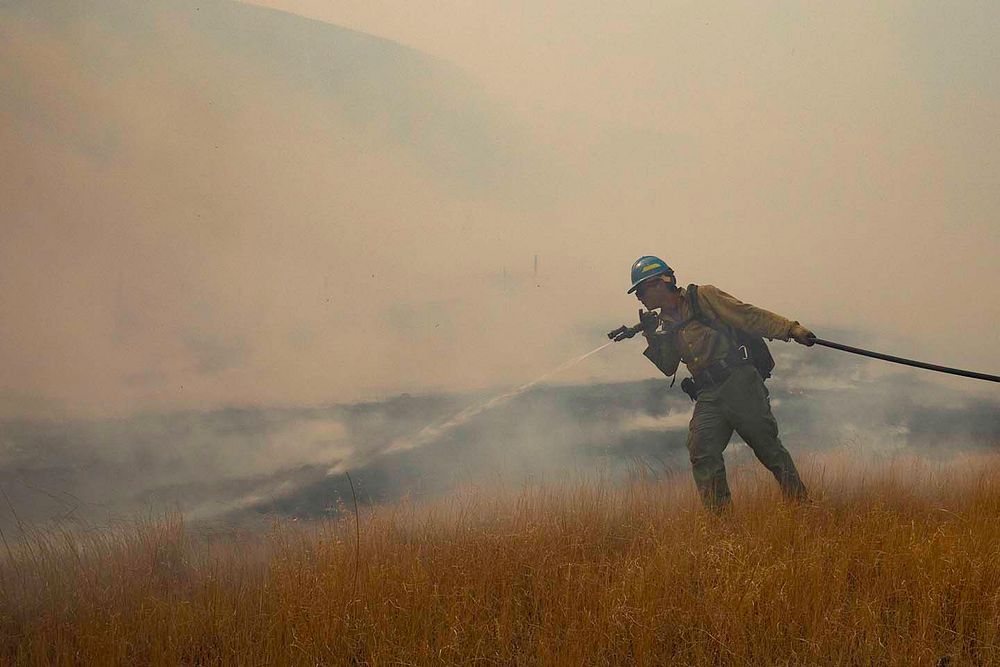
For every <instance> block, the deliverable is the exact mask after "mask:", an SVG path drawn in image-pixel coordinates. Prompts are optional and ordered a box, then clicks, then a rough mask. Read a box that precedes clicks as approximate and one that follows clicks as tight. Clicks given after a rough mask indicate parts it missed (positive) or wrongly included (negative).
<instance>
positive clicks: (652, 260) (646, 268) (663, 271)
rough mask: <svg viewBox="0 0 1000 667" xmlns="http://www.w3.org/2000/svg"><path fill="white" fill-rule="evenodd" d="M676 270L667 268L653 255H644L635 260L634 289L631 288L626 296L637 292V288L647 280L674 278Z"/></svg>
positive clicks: (633, 266)
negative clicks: (660, 277)
mask: <svg viewBox="0 0 1000 667" xmlns="http://www.w3.org/2000/svg"><path fill="white" fill-rule="evenodd" d="M673 275H674V270H673V269H671V268H670V267H669V266H667V263H666V262H664V261H663V260H662V259H660V258H659V257H653V256H652V255H643V256H642V257H640V258H639V259H637V260H635V264H633V265H632V287H630V288H629V290H628V292H626V294H631V293H632V292H634V291H635V288H636V287H638V286H639V283H641V282H642V281H643V280H646V279H647V278H652V277H654V276H671V277H673Z"/></svg>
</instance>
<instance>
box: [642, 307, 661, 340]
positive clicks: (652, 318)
mask: <svg viewBox="0 0 1000 667" xmlns="http://www.w3.org/2000/svg"><path fill="white" fill-rule="evenodd" d="M639 324H641V325H642V335H643V336H645V337H646V339H647V340H648V339H649V337H650V336H652V335H653V334H654V333H656V329H657V328H658V327H659V326H660V316H659V315H657V314H656V313H654V312H653V311H651V310H647V311H644V310H642V309H641V308H640V309H639Z"/></svg>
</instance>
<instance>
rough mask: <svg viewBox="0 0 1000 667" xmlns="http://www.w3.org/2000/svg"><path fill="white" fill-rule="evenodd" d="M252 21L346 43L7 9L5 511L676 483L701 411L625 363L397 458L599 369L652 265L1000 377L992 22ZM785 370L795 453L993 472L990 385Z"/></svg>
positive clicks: (287, 508) (482, 12)
mask: <svg viewBox="0 0 1000 667" xmlns="http://www.w3.org/2000/svg"><path fill="white" fill-rule="evenodd" d="M270 4H272V5H274V6H277V7H279V8H284V9H293V10H296V11H300V12H302V13H304V14H307V15H311V16H315V17H316V18H319V19H323V20H325V21H328V22H326V23H324V22H321V21H316V20H308V19H305V18H302V17H300V16H295V15H292V14H287V13H283V12H279V11H273V10H269V9H264V8H261V7H257V6H253V5H248V4H240V3H235V2H222V1H221V0H209V1H207V2H194V1H193V0H192V1H188V0H183V1H180V2H169V3H168V2H144V3H134V2H125V1H124V0H86V1H85V2H75V3H72V4H71V5H67V4H66V3H56V2H48V1H41V2H38V1H34V0H32V1H30V2H29V1H26V0H15V1H14V2H7V3H4V4H3V6H2V7H0V91H2V92H0V155H3V159H2V160H0V322H2V323H3V335H2V336H0V369H2V373H0V486H2V488H3V489H4V491H5V492H6V493H8V495H9V496H10V498H11V501H12V503H13V505H14V506H15V507H16V508H17V509H18V511H19V513H20V514H21V515H22V516H24V517H25V518H28V519H30V520H44V519H47V518H52V517H54V516H58V515H60V514H61V515H64V516H70V517H87V518H88V519H94V518H100V517H101V516H102V515H105V516H106V515H111V516H120V515H121V514H122V513H128V512H132V511H136V510H137V509H141V508H143V507H164V506H169V505H171V504H176V503H180V504H181V505H182V506H183V507H184V509H186V510H188V511H190V512H191V514H192V516H194V517H196V518H219V517H231V516H241V517H243V516H256V515H260V514H261V513H262V512H267V511H271V510H274V511H279V512H286V513H305V514H316V513H321V512H323V511H325V508H327V507H329V505H330V503H331V502H333V500H332V499H333V498H334V497H335V496H337V495H338V494H341V493H342V492H343V491H344V490H345V489H346V487H345V486H344V480H343V479H342V478H341V477H340V476H338V475H333V476H330V475H329V474H328V471H329V470H331V469H333V470H340V469H345V470H351V471H352V473H355V474H356V476H357V478H358V481H359V483H360V484H361V486H362V490H363V496H364V497H365V498H366V499H367V498H370V499H372V500H378V499H388V498H393V497H396V496H397V495H398V494H399V493H401V492H403V491H404V490H406V489H416V490H418V491H419V490H420V489H423V490H424V492H426V493H437V492H441V491H443V490H446V489H448V488H451V487H452V486H453V485H454V484H458V483H463V482H466V481H469V480H475V479H479V478H481V477H482V476H483V475H502V476H504V477H505V479H509V480H511V481H515V482H516V481H518V480H523V479H525V478H527V477H530V476H538V475H550V474H552V475H558V474H561V473H562V472H563V471H565V470H566V469H567V468H573V467H576V466H579V467H581V468H583V469H584V470H591V469H593V467H594V466H595V465H598V464H601V463H602V462H609V464H610V465H611V466H612V467H614V468H616V469H620V468H621V467H622V466H627V465H629V464H631V463H633V462H634V461H633V459H634V457H641V458H642V459H643V460H645V461H647V462H649V463H650V465H658V466H661V467H662V466H663V465H669V466H672V467H673V468H676V469H680V470H684V469H686V462H685V452H684V438H685V425H686V419H687V414H688V412H689V410H690V405H689V403H687V399H686V397H684V396H683V395H682V394H680V393H679V392H678V391H677V390H676V389H674V390H673V391H671V392H667V391H666V385H665V383H663V382H662V381H661V380H660V379H659V378H657V377H656V371H655V369H653V368H652V367H651V366H650V365H649V364H648V363H647V362H646V361H645V359H643V358H642V357H641V356H640V355H639V354H638V351H637V350H635V349H634V346H633V347H632V348H630V347H628V346H625V345H617V346H614V347H612V348H610V349H609V350H607V351H605V352H602V353H601V354H599V355H595V356H594V357H592V358H590V359H588V360H587V362H586V363H585V364H580V365H578V366H576V367H574V368H573V369H570V370H569V371H567V372H566V373H564V374H562V375H560V376H559V378H557V380H558V381H561V382H563V383H565V386H561V387H539V388H537V389H534V390H532V391H531V392H529V393H526V394H524V395H522V396H518V397H516V399H515V400H512V401H510V402H509V403H506V404H504V405H502V406H500V407H498V408H497V409H496V410H494V411H490V412H487V413H483V414H482V415H480V416H479V417H477V418H476V419H475V420H472V421H470V422H469V423H468V424H466V425H464V426H463V427H462V428H460V429H455V430H453V431H450V432H448V433H447V434H444V435H443V436H442V437H441V438H440V439H439V440H436V441H434V442H431V443H428V444H427V445H425V446H423V447H420V448H417V449H413V450H409V451H397V452H395V453H392V454H380V452H384V451H385V449H386V448H387V447H388V446H389V445H390V444H391V443H393V442H395V441H397V440H398V439H399V438H408V437H411V436H413V435H414V434H415V433H418V432H419V431H420V429H422V428H424V427H425V426H427V425H428V424H433V423H437V422H438V421H439V420H446V419H448V418H449V417H451V416H452V415H454V414H456V413H457V412H459V411H461V410H463V409H465V408H467V407H469V406H470V405H477V404H478V403H479V402H482V401H485V400H489V399H490V398H491V397H492V396H494V395H495V394H496V393H502V392H503V391H504V390H505V388H507V387H510V386H516V385H518V384H520V383H523V382H527V381H530V380H531V379H533V378H536V377H538V376H540V375H542V374H543V373H545V372H546V371H548V370H550V369H552V368H554V367H556V366H558V365H559V364H561V363H562V362H564V361H565V360H566V359H569V358H572V357H574V356H576V355H580V354H583V353H585V352H587V351H588V350H591V349H593V348H594V347H595V346H596V345H598V344H599V343H600V342H602V341H603V340H605V339H604V338H603V336H604V332H605V331H607V330H608V329H610V328H612V327H614V326H617V325H618V324H620V323H622V322H623V321H626V320H629V319H632V318H634V317H635V308H636V307H637V305H636V304H635V302H634V300H633V299H632V298H631V297H627V296H626V295H625V294H624V288H625V277H626V269H627V267H628V265H629V264H630V263H631V261H632V260H633V259H634V258H635V257H636V256H638V255H641V254H645V253H648V252H654V253H659V254H662V255H664V256H666V257H668V258H669V259H670V261H671V262H672V263H673V264H674V266H675V268H676V269H677V270H678V273H679V276H680V279H681V281H682V282H698V283H713V284H716V285H718V286H720V287H722V288H723V289H725V290H727V291H729V292H731V293H733V294H735V295H736V296H738V297H739V298H741V299H744V300H746V301H749V302H752V303H755V304H757V305H760V306H763V307H767V308H769V309H771V310H774V311H776V312H779V313H782V314H784V315H787V316H789V317H791V318H793V319H798V320H800V321H802V322H803V323H805V324H807V325H809V326H810V327H811V328H813V329H815V330H816V331H817V332H818V333H820V334H821V335H824V336H825V337H828V338H832V339H836V340H843V341H844V342H847V343H854V344H861V345H869V346H871V347H875V348H877V349H885V350H887V351H892V352H895V353H897V354H901V355H905V356H915V357H921V358H926V359H928V360H931V361H937V362H939V363H944V364H953V365H957V366H964V367H970V368H977V369H982V370H985V371H987V372H998V371H1000V352H998V348H997V345H996V340H997V337H996V332H995V327H996V323H997V322H998V321H1000V298H997V296H998V295H997V289H998V288H997V285H1000V274H998V273H997V272H998V264H997V262H996V261H995V258H996V249H997V247H998V240H1000V238H998V236H997V234H998V229H1000V228H998V227H997V226H996V225H995V222H994V218H995V211H996V210H997V209H998V208H1000V200H998V197H1000V194H998V193H1000V184H998V183H997V171H996V169H994V168H992V166H991V165H994V164H995V163H996V157H997V155H998V154H1000V143H998V142H1000V139H998V135H997V133H996V132H995V126H996V122H995V121H996V118H997V111H998V109H1000V104H998V91H1000V85H998V78H997V77H998V74H997V73H998V72H1000V68H998V67H991V66H989V65H990V64H991V63H992V61H991V60H990V58H991V56H990V55H989V54H990V53H992V51H990V50H989V49H990V47H991V46H992V44H993V43H994V42H995V40H994V39H993V36H992V35H990V34H988V31H986V32H985V33H984V31H983V29H981V26H989V25H995V24H996V22H995V21H993V22H992V23H991V21H990V20H989V17H991V16H993V15H994V14H995V12H996V9H995V8H992V7H989V8H987V7H981V8H979V9H981V12H980V11H978V10H977V11H976V12H973V11H972V10H971V9H970V8H969V7H965V6H963V7H955V8H948V9H947V10H944V9H942V10H940V13H938V14H936V13H935V11H931V10H928V9H925V8H920V7H910V8H897V9H895V10H894V11H898V12H899V16H892V17H890V16H886V15H885V13H884V11H883V10H881V9H879V8H877V7H875V8H872V7H869V6H867V5H866V6H865V7H863V8H858V7H855V8H850V7H847V8H839V7H840V6H839V5H838V8H833V7H830V8H816V7H814V6H812V5H811V4H810V5H807V4H803V5H801V6H796V5H794V4H791V5H785V6H783V7H784V9H783V10H782V11H774V12H761V11H760V10H759V7H758V6H757V5H756V4H749V3H748V4H746V5H740V4H739V3H736V4H733V3H726V5H725V6H722V5H719V6H716V5H712V4H711V3H709V4H707V5H705V4H702V5H685V6H674V5H670V4H669V3H668V4H663V5H657V6H656V7H653V6H652V5H649V4H648V3H629V2H626V3H624V4H621V5H620V8H619V9H617V10H616V13H615V15H613V16H611V15H609V14H608V13H607V10H606V8H607V7H608V5H606V3H600V4H598V3H591V4H587V3H583V4H581V3H562V2H556V3H544V4H539V5H532V6H531V7H527V6H526V7H523V8H522V11H523V12H524V13H523V15H522V16H520V17H519V18H517V20H514V19H513V18H512V17H511V16H510V14H509V8H507V7H506V3H492V2H485V3H450V4H449V3H445V4H440V3H439V4H436V5H434V7H431V6H429V5H422V4H421V3H413V4H411V5H408V7H407V9H406V10H399V9H398V8H393V9H392V10H391V11H387V10H382V9H380V8H379V7H377V6H375V5H372V3H368V4H367V5H364V6H362V5H361V4H355V5H351V6H350V7H348V6H347V5H343V3H341V6H340V7H334V6H332V5H330V3H312V2H309V1H308V0H302V1H301V2H295V3H291V2H278V1H277V0H275V2H272V3H270ZM640 5H641V6H640ZM435 7H439V9H435ZM438 11H441V12H444V13H443V14H439V13H437V12H438ZM324 12H326V14H324ZM945 14H947V15H945ZM890 19H891V20H890ZM897 19H905V20H897ZM331 22H332V23H331ZM338 22H339V23H341V24H343V25H342V26H340V27H338V26H337V25H334V24H333V23H338ZM343 26H347V27H348V28H351V29H347V28H345V27H343ZM977 26H980V28H978V29H974V28H976V27H977ZM403 44H406V45H407V46H404V45H403ZM873 332H877V333H873ZM774 347H775V351H776V352H777V354H778V356H779V364H780V365H781V367H782V368H784V369H786V372H785V373H783V374H779V375H778V377H776V378H775V381H774V382H773V383H772V388H773V396H774V405H775V410H776V411H777V412H778V413H779V420H780V421H781V423H782V429H783V435H784V437H785V440H786V442H787V444H788V445H789V446H790V447H791V448H792V449H793V451H812V450H817V451H826V450H829V449H830V448H837V447H843V446H845V443H846V444H847V445H849V446H852V447H855V449H856V450H857V451H859V452H866V453H869V454H873V453H880V454H879V455H885V456H891V455H892V454H893V452H894V451H896V450H899V451H917V450H919V451H921V452H923V453H924V454H926V455H928V456H937V455H945V454H949V453H953V452H954V451H956V450H957V449H968V448H976V447H992V446H995V444H996V436H997V422H996V419H997V418H996V415H997V405H996V397H995V392H994V391H993V387H992V386H990V387H986V386H984V385H970V384H969V382H968V381H965V380H958V379H943V378H937V377H934V376H929V375H920V376H919V377H920V381H914V380H913V379H912V378H914V377H916V376H914V375H913V373H915V371H897V370H896V369H893V368H890V367H886V366H880V365H877V364H871V363H860V362H856V361H854V360H853V359H850V358H847V357H844V356H843V355H840V354H839V353H836V352H832V351H829V350H819V349H812V350H808V351H807V350H805V349H803V348H801V347H798V346H794V345H782V344H778V343H776V344H775V346H774ZM404 392H409V395H407V394H404ZM390 397H395V398H390ZM852 443H853V444H852ZM748 455H749V454H748V451H747V450H746V448H741V447H735V446H734V448H733V450H732V457H733V460H734V461H737V462H738V461H739V460H743V459H746V458H747V456H748ZM654 462H655V463H654ZM0 514H2V513H0ZM4 516H6V515H4ZM7 520H8V519H4V521H7Z"/></svg>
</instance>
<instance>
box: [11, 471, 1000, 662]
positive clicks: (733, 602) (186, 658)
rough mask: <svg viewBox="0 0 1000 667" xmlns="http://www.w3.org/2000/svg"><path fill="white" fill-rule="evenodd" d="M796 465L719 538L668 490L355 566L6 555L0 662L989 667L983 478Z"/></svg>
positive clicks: (330, 544)
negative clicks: (788, 484) (797, 479)
mask: <svg viewBox="0 0 1000 667" xmlns="http://www.w3.org/2000/svg"><path fill="white" fill-rule="evenodd" d="M803 468H804V469H805V473H806V479H807V481H808V482H810V483H811V486H812V487H813V494H814V497H815V503H814V504H811V505H788V504H785V503H783V502H781V501H780V500H779V499H778V498H777V494H776V492H775V489H774V487H775V484H774V482H773V480H771V479H769V478H766V477H764V476H763V475H761V474H760V472H759V471H758V470H757V469H756V468H748V469H746V470H742V471H736V474H734V475H732V477H733V478H734V479H733V487H734V496H735V499H736V501H737V506H736V512H735V514H734V515H733V516H730V517H725V518H715V517H712V516H709V515H706V514H705V513H703V512H702V511H701V510H700V509H699V508H698V506H697V504H696V500H695V497H694V493H693V489H692V486H693V484H692V482H691V481H690V480H689V478H688V476H687V474H684V475H683V476H679V478H676V479H667V480H650V479H636V480H635V481H634V482H633V483H631V484H628V485H625V486H622V485H618V486H613V485H610V484H606V483H602V482H601V481H600V480H590V481H586V482H582V481H578V482H575V483H571V484H570V483H567V484H563V485H561V486H551V485H550V486H541V487H530V488H522V489H520V490H519V491H516V492H499V491H495V490H491V489H483V488H479V489H466V490H464V491H463V492H461V493H459V494H456V495H455V496H453V497H451V498H449V499H448V500H447V501H442V502H438V503H434V504H429V505H415V504H409V503H400V504H398V505H395V506H392V507H383V508H379V509H377V510H374V511H373V510H369V509H365V510H363V511H362V516H361V526H360V530H361V540H360V553H361V558H360V563H359V564H358V566H357V568H356V563H355V542H354V529H355V526H354V521H353V515H352V514H350V513H349V514H347V515H345V518H344V519H342V520H339V521H330V522H324V523H321V524H311V525H308V526H301V525H298V524H292V523H289V522H282V523H280V524H275V525H274V526H273V528H272V529H271V530H270V531H269V532H267V534H241V535H237V534H230V535H221V534H216V535H214V536H211V537H206V536H205V535H202V534H198V533H195V532H194V531H191V530H186V529H185V527H184V525H183V524H182V522H181V521H180V519H178V518H176V517H170V518H167V519H166V520H163V521H157V522H145V523H140V524H137V525H134V526H131V527H127V528H123V529H121V530H119V531H116V532H105V533H96V534H89V535H82V534H71V533H69V532H68V531H63V532H56V533H46V534H42V533H37V532H36V533H34V534H32V535H29V537H28V539H26V540H23V541H20V542H19V543H18V544H14V543H12V542H11V540H12V538H11V536H9V535H8V536H7V541H8V542H11V543H10V544H9V545H8V548H7V549H6V554H5V555H4V556H3V557H2V565H0V596H2V599H0V662H4V663H10V664H80V663H89V664H100V665H111V664H148V663H152V664H171V665H175V664H233V665H236V664H239V665H264V664H268V665H271V664H303V665H304V664H333V665H342V664H376V665H391V664H459V663H460V664H468V663H475V662H481V663H501V664H560V665H562V664H566V665H580V664H633V663H634V664H754V665H765V664H767V665H780V664H822V665H828V664H857V665H862V664H863V665H869V664H894V665H935V664H950V665H963V664H969V665H986V664H1000V458H998V457H995V456H991V457H982V458H979V459H975V460H972V459H964V460H961V461H953V462H952V463H950V464H948V465H947V466H940V467H934V468H932V467H930V466H929V465H928V464H926V463H918V462H912V461H897V462H895V463H893V464H892V465H890V466H888V467H883V468H881V469H878V470H872V469H870V468H869V469H867V470H865V469H864V468H854V469H848V468H845V467H844V466H842V465H834V464H831V463H830V462H829V461H826V462H824V461H823V460H822V459H814V460H813V461H812V462H807V464H806V465H804V466H803ZM3 548H4V547H3V546H2V545H0V549H3ZM355 576H357V580H356V581H355Z"/></svg>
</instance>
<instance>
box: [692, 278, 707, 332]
mask: <svg viewBox="0 0 1000 667" xmlns="http://www.w3.org/2000/svg"><path fill="white" fill-rule="evenodd" d="M687 297H688V302H689V303H690V305H691V319H694V320H698V321H700V322H705V323H706V324H708V321H707V318H706V317H705V314H704V313H702V312H701V305H700V304H699V303H698V286H697V285H695V284H694V283H691V284H690V285H688V288H687Z"/></svg>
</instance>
